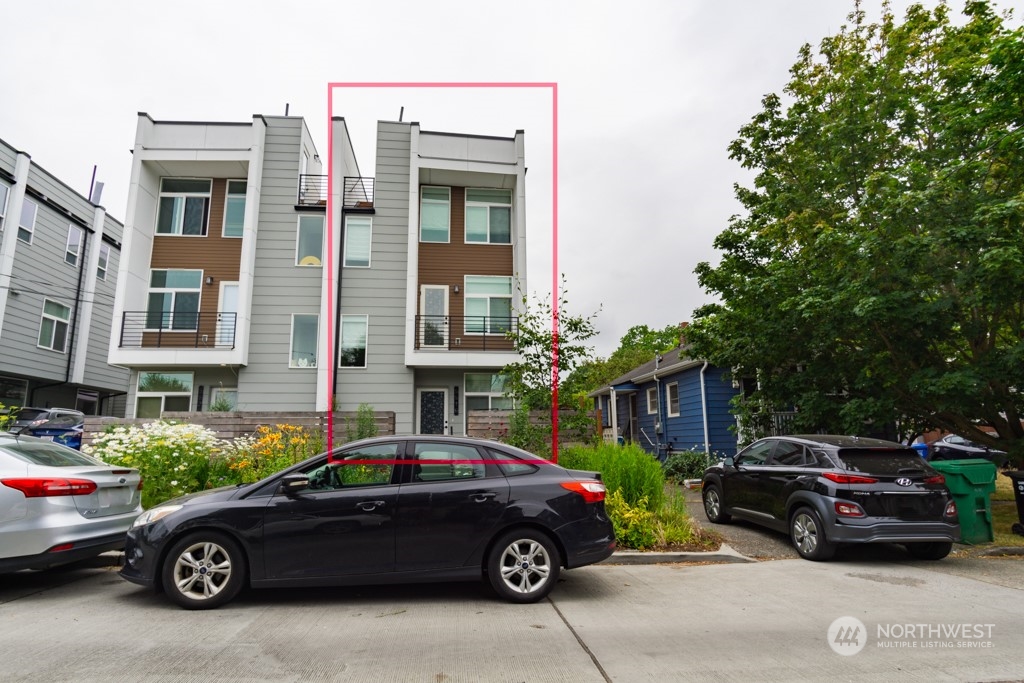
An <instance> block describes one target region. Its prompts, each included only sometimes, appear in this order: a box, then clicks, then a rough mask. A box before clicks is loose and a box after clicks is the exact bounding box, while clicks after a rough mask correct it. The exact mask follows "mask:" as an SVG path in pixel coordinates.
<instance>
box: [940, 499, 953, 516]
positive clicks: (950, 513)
mask: <svg viewBox="0 0 1024 683" xmlns="http://www.w3.org/2000/svg"><path fill="white" fill-rule="evenodd" d="M942 514H944V515H946V516H947V517H956V503H955V502H954V501H952V500H951V501H949V502H948V503H946V509H945V511H944V512H943V513H942Z"/></svg>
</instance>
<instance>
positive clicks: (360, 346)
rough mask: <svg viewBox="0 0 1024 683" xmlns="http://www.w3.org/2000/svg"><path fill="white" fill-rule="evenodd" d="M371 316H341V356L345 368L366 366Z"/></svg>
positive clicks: (341, 364)
mask: <svg viewBox="0 0 1024 683" xmlns="http://www.w3.org/2000/svg"><path fill="white" fill-rule="evenodd" d="M368 319H369V316H365V315H343V316H341V358H340V359H339V362H338V365H340V366H341V367H343V368H365V367H366V329H367V321H368Z"/></svg>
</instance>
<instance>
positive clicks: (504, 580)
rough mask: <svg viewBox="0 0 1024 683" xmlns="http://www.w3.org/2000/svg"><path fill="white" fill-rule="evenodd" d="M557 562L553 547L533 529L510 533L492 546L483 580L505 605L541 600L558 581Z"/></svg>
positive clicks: (556, 550) (558, 568) (552, 544)
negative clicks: (503, 600)
mask: <svg viewBox="0 0 1024 683" xmlns="http://www.w3.org/2000/svg"><path fill="white" fill-rule="evenodd" d="M560 569H561V567H560V559H559V555H558V549H557V548H556V547H555V544H554V543H553V542H552V541H551V539H550V538H548V537H547V536H546V535H545V534H543V533H541V532H539V531H535V530H533V529H520V530H518V531H511V532H509V533H507V534H505V535H504V536H502V537H501V538H499V539H498V541H497V542H496V543H495V544H494V547H493V548H492V549H491V554H490V555H489V557H488V560H487V578H488V580H489V581H490V582H491V586H492V587H493V588H494V590H495V591H496V592H497V593H498V595H500V596H501V597H503V598H505V599H506V600H508V601H509V602H518V603H528V602H537V601H538V600H541V599H543V598H544V597H545V596H546V595H547V594H548V593H550V592H551V589H552V588H554V587H555V583H557V582H558V574H559V571H560Z"/></svg>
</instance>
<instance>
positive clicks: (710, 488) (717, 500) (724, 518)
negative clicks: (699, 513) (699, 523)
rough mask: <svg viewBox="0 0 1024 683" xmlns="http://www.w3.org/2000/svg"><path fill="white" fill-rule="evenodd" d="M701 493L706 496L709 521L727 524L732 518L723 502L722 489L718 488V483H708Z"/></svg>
mask: <svg viewBox="0 0 1024 683" xmlns="http://www.w3.org/2000/svg"><path fill="white" fill-rule="evenodd" d="M701 495H702V496H703V497H704V514H705V515H707V518H708V521H709V522H714V523H715V524H727V523H728V522H729V521H730V520H731V519H732V515H730V514H729V513H728V512H726V511H725V506H724V505H723V504H722V489H720V488H718V484H708V485H707V486H705V487H704V490H703V491H702V492H701Z"/></svg>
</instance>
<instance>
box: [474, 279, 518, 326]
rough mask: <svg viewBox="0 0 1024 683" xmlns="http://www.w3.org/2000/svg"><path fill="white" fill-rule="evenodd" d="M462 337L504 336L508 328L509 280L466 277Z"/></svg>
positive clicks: (510, 316) (510, 292)
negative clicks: (463, 335)
mask: <svg viewBox="0 0 1024 683" xmlns="http://www.w3.org/2000/svg"><path fill="white" fill-rule="evenodd" d="M465 289H466V294H465V298H466V333H467V334H474V333H475V334H504V333H505V332H506V331H507V330H509V329H511V328H512V278H511V277H495V276H488V275H467V276H466V288H465Z"/></svg>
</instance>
